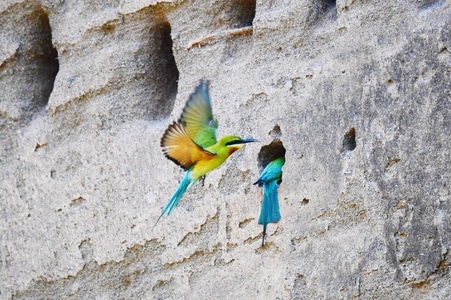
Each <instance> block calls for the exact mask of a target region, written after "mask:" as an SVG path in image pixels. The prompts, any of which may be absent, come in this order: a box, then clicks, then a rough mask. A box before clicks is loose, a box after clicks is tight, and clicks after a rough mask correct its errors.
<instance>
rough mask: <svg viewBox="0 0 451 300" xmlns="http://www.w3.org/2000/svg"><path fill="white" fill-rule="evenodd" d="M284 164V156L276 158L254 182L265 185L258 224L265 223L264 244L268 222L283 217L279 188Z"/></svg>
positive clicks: (273, 221)
mask: <svg viewBox="0 0 451 300" xmlns="http://www.w3.org/2000/svg"><path fill="white" fill-rule="evenodd" d="M284 164H285V158H284V157H279V158H277V159H274V160H273V161H271V162H270V163H269V164H268V165H266V167H265V168H264V169H263V171H262V173H261V174H260V177H259V178H258V180H257V181H256V182H255V183H254V184H258V186H260V187H263V199H262V206H261V210H260V217H259V218H258V224H261V225H263V240H262V245H264V243H265V235H266V226H267V225H268V223H277V222H278V221H279V220H280V218H281V216H280V210H279V199H278V192H277V188H278V185H279V184H280V183H281V182H282V167H283V165H284Z"/></svg>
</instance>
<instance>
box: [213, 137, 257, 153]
mask: <svg viewBox="0 0 451 300" xmlns="http://www.w3.org/2000/svg"><path fill="white" fill-rule="evenodd" d="M252 142H258V140H256V139H253V138H246V139H243V138H240V137H239V136H234V135H226V136H224V137H222V138H221V139H220V140H219V144H221V145H222V146H223V147H225V148H227V149H228V151H229V155H230V154H232V153H233V152H235V151H236V150H238V149H240V148H242V147H243V146H244V144H247V143H252Z"/></svg>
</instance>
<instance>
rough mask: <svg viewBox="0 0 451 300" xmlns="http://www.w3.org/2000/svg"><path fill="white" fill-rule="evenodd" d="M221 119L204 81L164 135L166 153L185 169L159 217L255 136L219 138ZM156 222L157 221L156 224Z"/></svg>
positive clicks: (169, 211)
mask: <svg viewBox="0 0 451 300" xmlns="http://www.w3.org/2000/svg"><path fill="white" fill-rule="evenodd" d="M217 128H218V122H217V121H216V120H214V119H213V113H212V110H211V103H210V96H209V95H208V82H206V81H201V83H200V84H199V86H198V87H197V88H196V90H195V91H194V93H193V94H191V96H190V98H189V99H188V101H187V102H186V104H185V108H184V109H183V112H182V115H181V116H180V118H179V120H178V121H177V122H173V123H172V124H171V125H169V127H168V128H167V129H166V131H165V133H164V135H163V137H162V138H161V143H160V145H161V147H162V148H163V152H164V155H165V156H166V157H167V158H169V159H170V160H172V161H173V162H175V163H176V164H177V165H179V166H180V167H182V168H183V169H184V170H185V176H184V177H183V179H182V181H181V182H180V184H179V186H178V188H177V190H176V191H175V192H174V194H173V195H172V196H171V198H170V199H169V201H168V203H167V204H166V205H165V207H164V208H163V211H162V212H161V215H160V217H159V218H158V220H157V222H156V223H158V221H159V220H160V218H161V217H162V216H163V215H164V214H165V213H167V214H168V215H170V214H171V212H172V211H173V210H174V208H175V207H176V206H177V204H178V203H179V201H180V199H181V198H182V196H183V194H184V193H185V191H186V190H187V189H188V187H189V186H190V185H192V184H193V183H195V182H196V181H197V180H198V179H199V178H201V177H203V176H204V175H205V174H207V173H208V172H210V171H212V170H214V169H216V168H217V167H219V166H220V165H221V164H222V163H223V162H224V161H225V160H226V159H227V158H228V157H229V156H230V155H231V154H232V153H233V152H235V151H236V150H238V149H240V148H242V147H243V146H244V144H246V143H250V142H256V141H257V140H256V139H253V138H248V139H243V138H240V137H239V136H234V135H227V136H224V137H222V138H220V139H219V141H218V140H217V139H216V129H217ZM156 223H155V224H156Z"/></svg>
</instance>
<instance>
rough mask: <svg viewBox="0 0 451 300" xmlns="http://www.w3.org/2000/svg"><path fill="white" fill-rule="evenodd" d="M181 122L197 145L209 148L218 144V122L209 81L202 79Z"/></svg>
mask: <svg viewBox="0 0 451 300" xmlns="http://www.w3.org/2000/svg"><path fill="white" fill-rule="evenodd" d="M179 123H182V124H184V126H185V128H186V132H187V134H188V136H189V137H190V138H191V139H192V140H193V141H194V142H195V143H196V144H197V145H199V146H201V147H203V148H208V147H210V146H212V145H214V144H216V142H217V139H216V129H217V128H218V122H217V121H216V120H215V119H213V113H212V110H211V103H210V96H209V94H208V82H207V81H201V83H200V84H199V86H198V87H197V88H196V90H195V91H194V93H192V94H191V95H190V97H189V99H188V101H187V102H186V105H185V108H184V109H183V112H182V115H181V116H180V120H179Z"/></svg>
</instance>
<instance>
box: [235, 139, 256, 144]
mask: <svg viewBox="0 0 451 300" xmlns="http://www.w3.org/2000/svg"><path fill="white" fill-rule="evenodd" d="M252 142H260V141H259V140H257V139H253V138H246V139H242V140H241V141H240V142H239V143H240V144H246V143H252Z"/></svg>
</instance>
